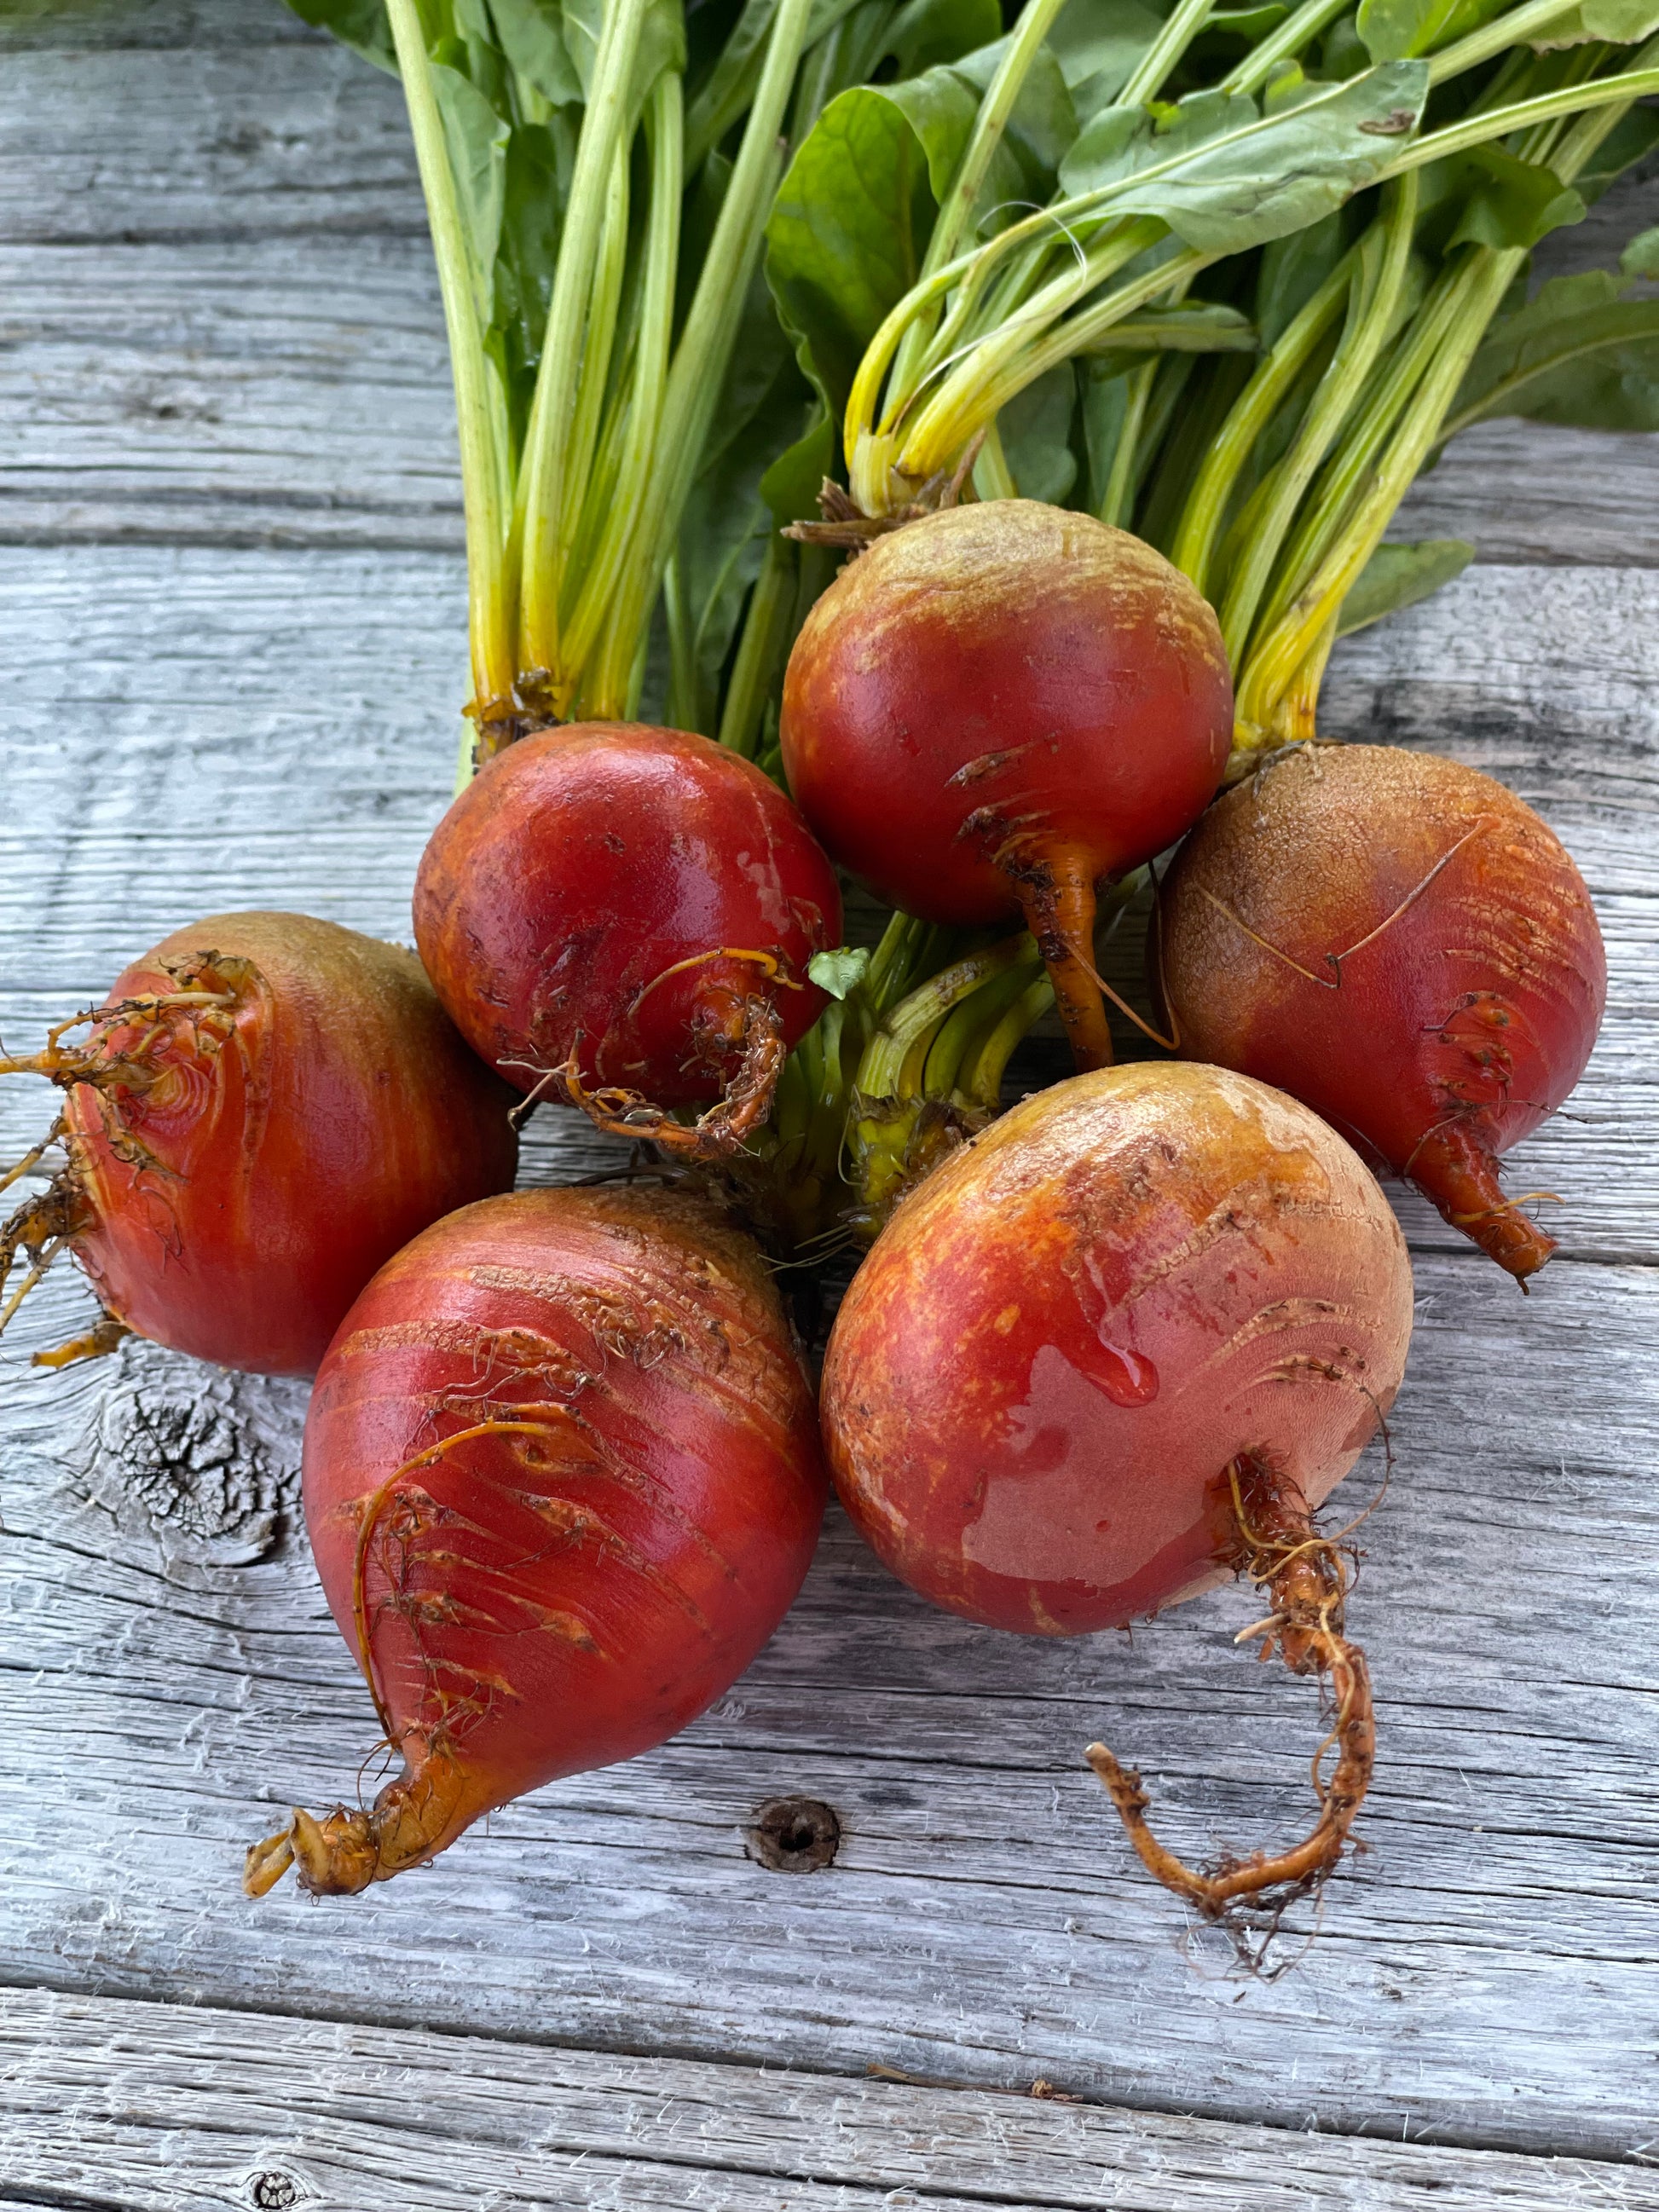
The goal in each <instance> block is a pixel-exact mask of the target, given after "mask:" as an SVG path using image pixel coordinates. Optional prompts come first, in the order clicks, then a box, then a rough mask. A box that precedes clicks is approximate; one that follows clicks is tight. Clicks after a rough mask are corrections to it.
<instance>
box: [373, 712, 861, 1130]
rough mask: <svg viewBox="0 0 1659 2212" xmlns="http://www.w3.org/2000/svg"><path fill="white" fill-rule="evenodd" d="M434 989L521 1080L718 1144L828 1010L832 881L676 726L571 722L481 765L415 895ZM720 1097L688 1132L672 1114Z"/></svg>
mask: <svg viewBox="0 0 1659 2212" xmlns="http://www.w3.org/2000/svg"><path fill="white" fill-rule="evenodd" d="M415 934H416V941H417V942H418V944H419V945H420V948H421V957H422V959H423V960H424V961H425V962H426V965H427V969H428V974H429V975H431V977H432V980H433V982H434V983H435V986H436V987H437V991H438V995H439V997H440V998H441V1000H443V1002H444V1004H445V1006H447V1007H448V1009H449V1011H450V1013H451V1014H452V1015H453V1018H454V1019H455V1022H456V1024H458V1026H459V1028H460V1030H462V1032H463V1033H464V1035H465V1036H467V1037H468V1038H469V1039H470V1040H471V1042H472V1044H473V1045H474V1046H476V1048H477V1050H478V1051H479V1052H481V1053H482V1054H483V1056H484V1058H485V1059H486V1060H489V1061H490V1062H491V1064H492V1065H493V1066H495V1067H497V1068H499V1069H500V1070H501V1073H502V1074H504V1075H506V1076H507V1077H509V1078H510V1079H511V1080H512V1081H513V1082H514V1083H516V1084H517V1085H519V1087H520V1090H522V1091H531V1092H534V1093H538V1094H539V1093H541V1092H543V1091H546V1090H548V1089H550V1088H551V1089H552V1090H554V1091H556V1094H557V1095H558V1096H560V1097H564V1098H566V1099H568V1101H569V1102H570V1103H574V1104H576V1105H580V1106H581V1107H583V1108H584V1109H586V1110H587V1111H588V1112H589V1113H590V1114H591V1115H592V1118H593V1119H594V1120H595V1121H599V1123H600V1125H601V1126H602V1127H609V1128H615V1129H617V1130H618V1131H619V1132H620V1133H623V1134H626V1135H629V1136H648V1137H652V1138H654V1139H656V1140H657V1141H658V1142H659V1144H667V1145H671V1146H676V1147H678V1148H679V1149H681V1150H694V1151H697V1152H705V1153H708V1152H719V1151H722V1150H726V1149H729V1148H730V1147H731V1146H734V1145H736V1144H738V1142H740V1141H741V1139H742V1138H743V1137H744V1135H745V1134H746V1133H748V1132H749V1131H750V1129H751V1128H753V1127H756V1126H757V1124H758V1123H759V1122H760V1121H763V1120H764V1119H765V1117H766V1115H767V1112H768V1111H769V1108H770V1104H771V1099H772V1093H773V1091H774V1089H775V1086H776V1083H777V1078H778V1073H779V1071H780V1070H781V1067H782V1065H783V1061H784V1059H785V1057H786V1056H787V1054H788V1052H789V1051H790V1049H791V1048H793V1046H794V1045H795V1044H796V1043H798V1042H799V1040H800V1038H801V1037H803V1036H805V1033H806V1031H807V1030H809V1029H810V1028H811V1025H812V1024H813V1022H814V1021H815V1020H816V1019H817V1016H818V1014H819V1012H821V1011H822V1009H823V1006H824V1004H825V1000H824V997H823V993H822V992H821V991H819V990H818V989H817V987H816V986H815V985H813V984H811V983H810V982H809V981H807V975H806V969H807V963H808V962H809V961H810V960H811V957H812V956H813V954H814V953H815V952H823V951H829V950H830V949H831V948H832V947H833V946H835V945H836V944H838V943H839V942H840V937H841V893H840V890H839V889H838V888H837V886H836V878H835V872H834V870H833V869H832V868H831V867H830V866H829V861H828V860H826V859H825V858H824V855H823V853H822V852H821V851H820V850H819V848H818V847H817V844H816V843H815V842H813V839H812V836H811V831H810V830H809V829H807V827H806V824H805V822H804V821H803V820H802V819H801V817H800V814H799V811H798V810H797V809H796V808H795V807H794V806H793V805H792V804H791V803H790V801H789V800H788V799H786V798H785V797H784V795H783V793H781V791H780V790H779V789H778V788H777V787H776V786H775V784H774V783H772V782H771V781H769V779H768V778H767V777H766V776H764V775H762V773H761V771H760V770H759V769H757V768H756V767H755V766H754V765H753V764H752V763H750V762H749V761H746V760H744V759H743V758H741V757H740V756H738V754H736V753H733V752H731V751H728V750H726V749H725V748H724V747H722V746H720V745H716V744H710V742H709V741H708V738H700V737H696V736H694V735H692V734H690V732H686V731H684V730H659V729H650V728H647V727H646V726H643V725H641V724H636V723H631V722H630V723H623V722H577V723H573V724H571V725H570V726H569V727H568V728H566V729H561V730H546V731H544V732H541V733H540V734H539V735H538V736H536V737H532V738H522V739H520V742H519V743H518V744H515V745H513V746H512V747H511V748H510V749H509V750H507V751H506V752H505V753H502V754H501V755H500V756H499V757H497V758H496V759H495V760H493V761H492V762H491V763H489V767H488V768H486V769H484V770H483V773H482V774H481V775H479V776H478V777H477V780H476V781H474V782H473V783H471V784H470V785H469V786H468V787H467V788H466V790H465V791H464V792H463V793H461V795H460V797H459V799H457V800H456V801H455V803H454V805H453V806H452V807H451V808H450V810H449V811H448V813H447V815H445V817H444V818H443V820H442V821H441V823H439V824H438V827H437V829H436V830H435V833H434V835H433V838H432V842H431V843H430V844H429V845H428V847H427V849H426V855H425V858H424V859H423V860H422V862H421V869H420V874H419V876H418V878H417V879H416V886H415ZM708 1099H718V1100H719V1101H720V1103H719V1104H718V1105H716V1106H715V1107H714V1109H713V1110H712V1111H711V1112H710V1113H708V1114H707V1115H704V1116H703V1117H702V1121H700V1122H699V1123H698V1124H697V1126H696V1128H695V1129H688V1128H685V1127H682V1126H680V1125H679V1124H678V1123H676V1122H673V1121H669V1120H668V1119H667V1118H666V1115H665V1111H664V1110H663V1109H666V1108H669V1107H673V1106H685V1105H691V1104H695V1103H699V1102H702V1101H706V1100H708Z"/></svg>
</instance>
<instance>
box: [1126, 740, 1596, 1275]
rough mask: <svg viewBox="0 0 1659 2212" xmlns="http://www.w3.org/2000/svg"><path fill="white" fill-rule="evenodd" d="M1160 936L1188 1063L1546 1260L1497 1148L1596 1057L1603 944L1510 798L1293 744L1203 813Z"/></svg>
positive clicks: (1489, 1238)
mask: <svg viewBox="0 0 1659 2212" xmlns="http://www.w3.org/2000/svg"><path fill="white" fill-rule="evenodd" d="M1154 947H1155V957H1156V958H1157V960H1158V968H1159V974H1160V977H1161V984H1162V989H1163V993H1164V998H1165V1000H1166V1001H1167V1005H1168V1008H1169V1012H1170V1018H1171V1019H1172V1021H1173V1023H1174V1024H1175V1026H1176V1030H1177V1031H1178V1033H1179V1036H1180V1047H1181V1050H1182V1053H1183V1054H1185V1055H1186V1056H1187V1057H1188V1058H1189V1059H1192V1060H1215V1061H1218V1062H1219V1063H1220V1064H1221V1065H1222V1066H1227V1067H1236V1068H1238V1069H1241V1070H1242V1071H1243V1073H1246V1074H1249V1075H1254V1076H1257V1077H1259V1078H1260V1079H1261V1081H1262V1082H1264V1083H1272V1084H1276V1085H1279V1088H1280V1089H1281V1090H1285V1091H1290V1092H1291V1094H1292V1096H1293V1097H1297V1098H1301V1099H1304V1100H1305V1101H1306V1103H1308V1104H1309V1105H1310V1106H1311V1107H1313V1108H1314V1109H1315V1110H1316V1112H1317V1113H1320V1114H1322V1115H1324V1116H1325V1118H1326V1120H1327V1121H1330V1122H1333V1123H1334V1125H1335V1127H1338V1128H1339V1129H1340V1130H1341V1131H1342V1132H1343V1133H1344V1134H1345V1135H1346V1136H1347V1137H1348V1138H1349V1139H1351V1140H1352V1142H1353V1143H1354V1144H1356V1145H1357V1146H1358V1147H1359V1149H1360V1151H1361V1152H1362V1153H1364V1156H1365V1157H1366V1158H1367V1159H1369V1160H1370V1162H1371V1163H1372V1164H1374V1165H1376V1167H1378V1168H1380V1169H1383V1170H1391V1171H1392V1172H1393V1173H1394V1174H1395V1175H1399V1176H1406V1177H1407V1178H1408V1179H1409V1180H1410V1181H1411V1182H1414V1183H1415V1184H1416V1185H1417V1187H1418V1188H1419V1190H1421V1191H1422V1192H1424V1194H1425V1195H1426V1196H1427V1197H1428V1198H1430V1199H1431V1200H1433V1202H1434V1204H1435V1205H1436V1206H1438V1208H1439V1209H1440V1212H1442V1213H1443V1215H1444V1216H1445V1218H1446V1219H1447V1220H1448V1221H1449V1222H1450V1223H1451V1224H1452V1225H1453V1226H1454V1227H1455V1228H1457V1229H1461V1230H1462V1231H1463V1232H1464V1233H1465V1234H1466V1235H1467V1236H1468V1237H1472V1238H1473V1239H1474V1242H1475V1243H1477V1244H1479V1245H1480V1247H1481V1248H1482V1249H1484V1250H1485V1251H1486V1252H1489V1253H1490V1254H1491V1255H1492V1258H1493V1259H1495V1260H1496V1261H1498V1265H1499V1266H1500V1267H1506V1268H1507V1269H1508V1270H1509V1272H1510V1273H1511V1274H1513V1275H1516V1276H1517V1277H1519V1278H1521V1279H1522V1280H1523V1281H1524V1279H1525V1278H1526V1277H1527V1276H1528V1275H1530V1274H1532V1273H1534V1272H1535V1271H1536V1270H1537V1269H1538V1268H1540V1267H1542V1266H1543V1264H1544V1262H1545V1261H1546V1260H1547V1259H1548V1257H1549V1255H1550V1254H1551V1253H1552V1252H1553V1250H1554V1249H1555V1247H1554V1244H1553V1240H1552V1239H1551V1238H1549V1237H1547V1236H1545V1235H1544V1233H1543V1232H1542V1231H1541V1230H1540V1229H1538V1228H1537V1227H1536V1226H1535V1225H1534V1223H1533V1222H1531V1221H1530V1220H1529V1219H1528V1218H1527V1216H1526V1215H1525V1214H1524V1213H1522V1212H1521V1210H1520V1207H1519V1206H1518V1205H1517V1204H1516V1201H1515V1200H1511V1199H1508V1198H1505V1196H1504V1193H1503V1191H1502V1189H1501V1188H1500V1187H1499V1184H1498V1155H1499V1154H1500V1153H1502V1152H1507V1151H1508V1150H1509V1148H1510V1146H1511V1145H1514V1144H1516V1143H1517V1142H1518V1141H1519V1140H1520V1139H1521V1138H1522V1137H1524V1136H1526V1135H1527V1134H1528V1132H1529V1131H1531V1130H1533V1129H1535V1128H1536V1127H1538V1125H1539V1123H1540V1122H1541V1121H1543V1120H1544V1119H1545V1117H1546V1116H1547V1115H1550V1114H1553V1112H1554V1111H1555V1109H1556V1108H1557V1107H1558V1106H1559V1105H1560V1104H1561V1103H1562V1101H1563V1100H1564V1099H1565V1097H1566V1096H1567V1094H1568V1092H1569V1091H1571V1089H1572V1087H1573V1085H1574V1084H1576V1083H1577V1080H1578V1078H1579V1076H1580V1075H1581V1074H1582V1073H1583V1068H1584V1063H1585V1061H1586V1060H1588V1059H1589V1055H1590V1049H1591V1048H1592V1046H1593V1045H1594V1044H1595V1034H1596V1030H1598V1028H1599V1027H1600V1025H1601V1012H1602V1008H1603V1006H1604V1005H1605V1003H1606V1000H1607V957H1606V955H1605V953H1604V952H1603V951H1602V946H1601V931H1600V930H1599V929H1598V928H1597V927H1596V921H1595V910H1594V908H1592V906H1591V904H1590V899H1589V892H1588V890H1586V889H1585V887H1584V880H1583V877H1582V876H1581V875H1580V874H1579V872H1578V871H1577V868H1576V867H1575V866H1573V864H1572V861H1571V859H1570V857H1569V856H1568V854H1567V853H1566V852H1565V849H1564V848H1563V847H1562V845H1561V843H1560V841H1559V839H1558V838H1557V837H1556V836H1555V835H1554V833H1553V831H1552V830H1551V829H1548V828H1547V827H1546V825H1545V824H1544V823H1542V822H1541V821H1540V819H1539V818H1538V817H1537V815H1536V814H1534V812H1533V811H1532V809H1531V808H1530V807H1529V806H1528V805H1524V804H1523V803H1522V800H1520V799H1517V798H1516V796H1515V794H1514V793H1513V792H1511V791H1507V790H1505V788H1504V786H1503V785H1502V784H1501V783H1497V782H1494V781H1493V780H1492V777H1491V776H1488V775H1480V774H1478V773H1477V771H1476V770H1474V769H1469V768H1464V767H1462V766H1461V765H1460V764H1459V763H1457V762H1455V761H1449V760H1442V759H1438V758H1437V757H1435V756H1434V755H1432V754H1430V753H1413V752H1407V751H1405V750H1402V749H1401V748H1400V747H1398V746H1393V745H1348V744H1338V745H1321V746H1317V747H1300V748H1297V750H1295V751H1292V752H1288V753H1286V754H1285V755H1283V756H1281V757H1279V758H1278V759H1276V760H1274V761H1272V762H1270V763H1268V764H1267V766H1266V767H1265V768H1263V769H1260V770H1258V771H1257V773H1256V774H1255V775H1254V776H1252V777H1251V778H1250V780H1249V781H1248V782H1246V783H1243V784H1241V785H1240V786H1239V787H1238V788H1237V790H1236V791H1231V792H1229V793H1228V794H1227V795H1226V797H1225V799H1221V800H1219V801H1218V803H1217V804H1216V805H1214V806H1213V807H1212V809H1211V810H1210V811H1209V813H1208V814H1207V815H1206V817H1204V819H1203V820H1202V821H1201V822H1200V823H1199V825H1198V827H1197V829H1195V830H1194V832H1193V835H1192V836H1191V837H1190V838H1189V839H1188V842H1187V843H1186V844H1185V845H1184V846H1183V847H1182V850H1181V854H1180V855H1179V857H1178V859H1177V860H1176V865H1175V867H1174V869H1173V871H1172V872H1171V873H1170V877H1169V879H1168V881H1167V882H1166V883H1165V884H1164V890H1163V894H1162V896H1161V898H1160V901H1159V929H1158V933H1156V935H1155V939H1154Z"/></svg>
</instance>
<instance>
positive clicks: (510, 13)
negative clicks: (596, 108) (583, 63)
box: [489, 0, 582, 107]
mask: <svg viewBox="0 0 1659 2212" xmlns="http://www.w3.org/2000/svg"><path fill="white" fill-rule="evenodd" d="M489 12H490V14H491V15H493V16H494V18H495V35H496V37H497V39H498V40H500V42H501V52H503V53H504V54H505V55H506V57H507V61H508V63H509V64H510V65H511V67H512V68H513V70H514V71H515V72H516V74H517V75H518V76H520V77H522V78H523V80H524V82H526V84H527V85H529V86H530V87H531V88H532V90H534V91H536V92H538V93H539V94H541V96H542V98H543V99H544V100H547V101H548V102H550V105H551V106H555V107H567V106H571V105H573V104H574V103H575V102H577V101H580V99H581V97H582V81H581V79H580V76H578V75H577V74H576V64H575V63H574V61H573V60H572V59H571V58H570V48H569V46H568V45H567V44H566V42H565V35H564V11H563V9H562V8H561V7H560V6H559V5H558V4H557V0H489Z"/></svg>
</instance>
